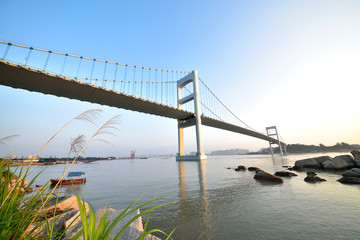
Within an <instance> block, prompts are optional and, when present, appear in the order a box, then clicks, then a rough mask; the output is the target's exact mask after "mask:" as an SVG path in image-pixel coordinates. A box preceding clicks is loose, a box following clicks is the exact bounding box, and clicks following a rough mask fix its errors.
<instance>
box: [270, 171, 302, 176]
mask: <svg viewBox="0 0 360 240" xmlns="http://www.w3.org/2000/svg"><path fill="white" fill-rule="evenodd" d="M275 176H279V177H293V176H297V175H296V174H295V173H292V172H288V171H278V172H276V173H275Z"/></svg>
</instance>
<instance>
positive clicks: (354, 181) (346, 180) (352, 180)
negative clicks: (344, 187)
mask: <svg viewBox="0 0 360 240" xmlns="http://www.w3.org/2000/svg"><path fill="white" fill-rule="evenodd" d="M337 181H338V182H341V183H347V184H360V178H357V177H346V178H345V177H342V178H340V179H338V180H337Z"/></svg>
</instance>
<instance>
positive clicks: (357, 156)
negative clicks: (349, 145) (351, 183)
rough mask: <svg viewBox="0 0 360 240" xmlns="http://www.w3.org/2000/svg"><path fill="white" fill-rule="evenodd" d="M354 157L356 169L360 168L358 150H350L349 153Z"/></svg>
mask: <svg viewBox="0 0 360 240" xmlns="http://www.w3.org/2000/svg"><path fill="white" fill-rule="evenodd" d="M350 153H351V154H352V155H353V157H354V162H355V165H356V166H357V167H360V151H358V150H352V151H351V152H350Z"/></svg>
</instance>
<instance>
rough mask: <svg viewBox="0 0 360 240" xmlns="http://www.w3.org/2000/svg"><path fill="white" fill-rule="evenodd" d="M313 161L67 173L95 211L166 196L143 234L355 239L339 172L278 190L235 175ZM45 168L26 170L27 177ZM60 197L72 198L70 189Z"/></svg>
mask: <svg viewBox="0 0 360 240" xmlns="http://www.w3.org/2000/svg"><path fill="white" fill-rule="evenodd" d="M326 155H330V156H336V155H340V154H336V153H333V154H326ZM312 156H319V154H307V155H287V156H285V157H284V158H280V157H277V158H275V159H272V158H271V156H267V155H251V156H247V155H237V156H209V157H208V160H207V161H203V162H177V161H175V159H174V158H171V159H160V158H150V159H141V160H113V161H97V162H92V163H79V164H76V165H74V166H73V167H72V171H84V172H86V177H87V182H86V184H84V185H82V188H83V192H84V197H85V200H86V201H88V202H90V203H91V204H92V205H93V206H94V207H95V208H102V207H103V206H104V204H107V205H108V204H110V207H112V208H115V209H123V208H125V207H127V206H128V205H130V204H131V203H132V202H133V201H134V200H135V199H137V198H138V197H139V196H140V195H142V194H143V193H145V195H144V196H143V197H142V199H141V202H146V201H151V200H153V199H154V197H156V196H157V197H159V196H163V195H166V194H170V195H169V196H168V197H166V198H164V199H161V200H159V201H158V204H163V203H169V202H175V203H174V204H171V205H169V206H165V207H162V208H159V209H157V210H155V211H153V212H152V213H151V216H150V223H149V228H158V229H162V230H164V231H165V232H167V233H170V232H171V231H172V230H173V229H174V228H176V230H175V233H174V235H173V237H174V239H208V238H209V237H211V236H212V239H302V240H303V239H307V238H311V239H327V240H328V239H347V240H348V239H360V204H359V200H360V186H359V185H344V184H341V183H339V182H337V181H336V180H337V179H339V178H340V175H339V173H328V172H321V171H320V172H318V176H320V177H321V178H325V179H326V180H327V181H326V182H320V183H316V184H310V183H306V182H305V181H304V178H305V176H306V172H297V174H298V176H297V177H292V178H284V183H283V184H269V183H264V182H260V181H257V180H255V179H253V176H254V172H249V171H240V172H236V171H234V170H233V168H235V167H237V166H238V165H245V166H247V167H250V166H254V167H259V168H261V169H263V170H265V171H267V172H269V173H272V174H273V173H274V172H275V171H279V170H285V168H283V167H282V166H283V165H293V163H294V162H295V161H296V160H299V159H304V158H307V157H312ZM227 167H231V168H232V169H230V170H229V169H227ZM44 168H45V166H32V167H31V175H32V176H34V175H35V174H36V173H38V172H39V171H40V170H42V169H44ZM63 168H64V165H55V166H47V167H46V169H45V170H44V172H43V173H42V174H41V175H40V176H39V177H38V179H37V180H36V183H35V184H44V183H45V182H46V181H48V180H49V179H50V178H57V177H60V176H61V173H62V170H63ZM340 174H341V172H340ZM79 188H80V187H79V186H78V187H77V189H78V190H79ZM79 191H80V190H79ZM62 192H63V193H64V194H66V195H70V194H73V188H72V187H63V188H62Z"/></svg>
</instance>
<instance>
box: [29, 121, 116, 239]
mask: <svg viewBox="0 0 360 240" xmlns="http://www.w3.org/2000/svg"><path fill="white" fill-rule="evenodd" d="M119 118H120V115H116V116H115V117H112V118H111V119H110V120H108V121H107V122H106V123H104V124H103V125H102V126H101V127H100V128H99V129H98V130H97V131H96V132H95V133H94V135H92V137H91V138H90V139H89V141H87V143H86V144H85V146H84V147H83V148H82V149H81V151H80V152H79V153H78V155H77V156H76V158H74V160H73V161H72V162H71V164H70V166H69V167H68V168H67V169H66V170H65V171H64V172H63V175H62V176H61V178H60V180H61V179H63V178H64V176H65V175H66V173H67V172H68V171H69V169H70V168H71V166H72V165H73V164H74V162H75V161H76V160H77V159H78V158H79V156H80V154H81V153H82V152H83V151H84V149H85V148H86V147H87V145H89V143H90V142H91V141H92V140H94V138H95V137H97V136H100V135H102V134H110V135H114V134H113V133H111V132H109V131H108V129H110V130H111V129H112V130H118V128H117V127H115V125H117V124H119ZM59 183H60V181H59V182H58V183H57V184H56V185H55V186H54V188H53V189H52V190H51V192H50V193H49V195H48V197H47V198H46V200H45V201H44V202H43V204H42V207H41V208H40V209H39V211H38V212H37V213H36V215H35V217H34V219H33V220H32V221H31V223H30V224H29V227H30V226H31V224H33V222H34V220H35V218H36V217H37V215H38V214H39V213H40V211H41V210H43V209H45V204H46V203H47V202H48V201H49V200H50V196H51V195H52V193H53V192H54V190H55V189H56V188H57V186H58V185H59ZM29 227H28V228H29ZM26 230H27V229H26ZM25 232H26V231H25ZM25 232H24V234H25ZM24 234H23V236H24ZM23 236H22V237H23Z"/></svg>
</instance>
